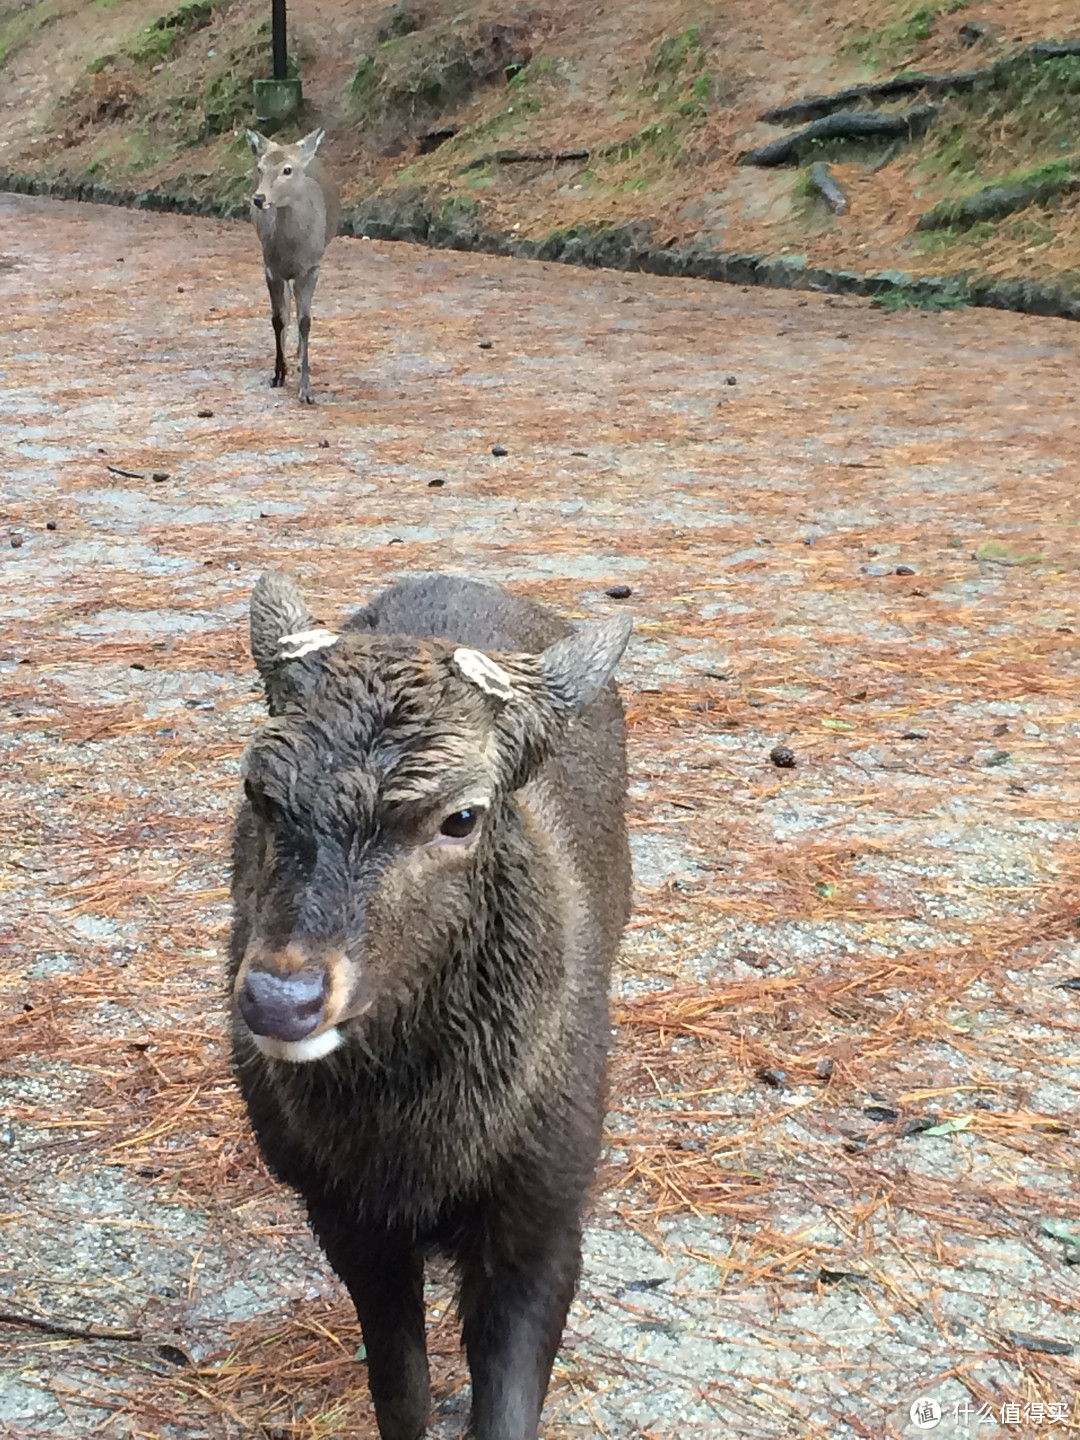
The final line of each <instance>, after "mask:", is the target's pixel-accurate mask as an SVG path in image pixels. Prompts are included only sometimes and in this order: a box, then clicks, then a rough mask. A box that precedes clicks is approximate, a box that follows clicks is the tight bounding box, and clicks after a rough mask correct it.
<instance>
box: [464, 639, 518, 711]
mask: <svg viewBox="0 0 1080 1440" xmlns="http://www.w3.org/2000/svg"><path fill="white" fill-rule="evenodd" d="M454 664H455V665H456V666H457V668H458V669H459V670H460V671H461V673H462V675H464V677H465V679H466V680H468V681H470V682H471V683H472V684H473V685H475V686H476V687H477V689H478V690H483V692H484V694H485V695H494V696H495V698H496V700H512V699H513V698H514V685H513V681H512V680H511V679H510V676H509V675H508V674H507V673H506V671H505V670H504V669H503V668H502V666H501V665H496V664H495V661H494V660H492V659H491V657H490V656H489V655H485V654H484V652H483V651H482V650H466V649H464V648H462V649H460V650H455V651H454Z"/></svg>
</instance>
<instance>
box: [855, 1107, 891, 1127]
mask: <svg viewBox="0 0 1080 1440" xmlns="http://www.w3.org/2000/svg"><path fill="white" fill-rule="evenodd" d="M898 1113H899V1112H898V1111H896V1110H894V1109H893V1108H892V1106H891V1105H867V1106H866V1107H865V1109H864V1110H863V1114H864V1115H868V1116H869V1117H870V1119H871V1120H877V1121H879V1122H880V1123H881V1124H883V1125H884V1124H887V1123H888V1122H889V1121H890V1120H895V1119H896V1118H897V1116H898Z"/></svg>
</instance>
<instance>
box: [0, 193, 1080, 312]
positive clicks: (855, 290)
mask: <svg viewBox="0 0 1080 1440" xmlns="http://www.w3.org/2000/svg"><path fill="white" fill-rule="evenodd" d="M0 191H6V192H8V193H10V194H16V195H40V196H46V197H48V198H51V199H54V200H79V201H84V202H87V203H89V204H94V205H121V206H125V207H127V208H129V209H133V210H150V211H157V212H170V213H173V214H178V215H204V216H211V217H216V218H219V219H228V220H243V219H246V218H247V215H248V204H247V201H246V200H243V201H232V200H215V199H206V200H200V199H198V198H196V197H195V196H193V195H178V194H172V193H170V192H169V191H163V190H141V191H135V190H117V189H114V188H113V187H112V186H110V185H102V184H98V183H96V182H94V181H91V180H74V179H67V178H63V177H61V178H58V179H52V180H50V179H48V178H46V177H44V176H37V175H28V174H14V173H5V172H3V171H0ZM435 198H437V197H435ZM432 199H433V197H432V196H431V195H430V193H428V192H425V191H421V190H414V191H409V190H405V191H391V192H382V193H379V194H376V195H374V196H371V197H370V198H369V199H367V200H364V201H362V202H361V203H360V204H359V205H358V206H356V208H355V209H354V210H353V211H352V213H351V214H349V215H347V216H346V217H345V219H344V220H343V221H342V225H341V231H340V233H341V234H343V235H355V236H360V237H362V238H368V239H372V240H402V241H408V242H411V243H413V244H418V245H428V246H430V247H431V248H433V249H440V250H465V251H474V252H480V253H483V254H489V255H506V256H512V257H514V258H517V259H523V260H549V261H556V262H558V263H559V264H563V265H582V266H587V267H591V268H597V269H612V270H634V271H641V272H643V273H645V274H649V275H668V276H674V277H678V278H687V279H697V280H717V281H723V282H725V283H727V284H731V285H765V286H769V287H770V288H773V289H780V290H816V291H820V292H824V293H826V294H832V295H862V296H870V297H874V296H883V295H887V294H889V293H890V292H896V291H902V292H903V293H904V294H905V295H906V296H908V297H909V298H910V299H911V300H912V301H913V302H915V303H919V302H920V301H921V302H925V303H927V304H930V305H933V304H934V302H935V301H941V302H945V303H948V302H949V301H953V302H958V303H966V304H969V305H978V306H986V307H989V308H991V309H995V310H1014V311H1018V312H1019V313H1021V314H1026V315H1046V316H1050V317H1055V318H1058V319H1063V320H1080V293H1069V292H1068V291H1066V290H1064V289H1063V288H1061V287H1059V286H1056V285H1048V284H1042V283H1040V282H1038V281H1034V280H1025V279H1019V278H1018V279H1007V280H994V279H990V278H984V277H979V276H972V275H970V274H958V275H943V276H928V277H923V278H920V279H916V278H914V277H912V276H910V275H907V274H905V273H904V272H903V271H898V270H883V271H880V272H878V273H876V274H863V273H860V272H859V271H855V270H834V269H831V268H829V267H827V266H816V265H808V264H807V263H806V260H805V259H804V258H803V257H801V256H771V255H761V254H753V253H745V254H740V253H737V252H725V251H717V250H710V249H708V248H706V247H704V246H701V245H699V244H695V243H691V244H690V245H689V246H687V247H685V248H683V249H678V250H675V249H669V248H667V247H665V246H656V245H653V243H652V225H651V222H650V221H648V220H639V221H632V222H631V223H629V224H627V225H621V226H614V227H609V228H603V227H598V226H577V227H575V228H572V229H568V230H564V231H555V232H554V233H553V234H552V235H549V236H548V237H547V238H546V239H544V240H518V239H516V238H515V237H514V236H512V235H509V234H506V233H496V232H494V231H490V230H485V229H483V227H482V226H481V224H480V223H479V218H478V214H477V212H476V210H475V209H474V208H472V207H471V205H470V204H469V203H468V202H462V201H460V200H456V199H453V198H451V199H450V200H447V201H445V202H444V203H442V204H441V206H439V207H438V208H435V207H433V204H432Z"/></svg>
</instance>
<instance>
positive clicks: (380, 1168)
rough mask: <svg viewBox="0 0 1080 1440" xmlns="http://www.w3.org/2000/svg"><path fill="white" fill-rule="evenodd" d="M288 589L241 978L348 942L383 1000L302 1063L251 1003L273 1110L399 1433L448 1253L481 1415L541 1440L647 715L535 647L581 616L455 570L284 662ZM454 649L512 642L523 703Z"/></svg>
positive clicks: (423, 1373) (267, 1140)
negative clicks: (470, 813)
mask: <svg viewBox="0 0 1080 1440" xmlns="http://www.w3.org/2000/svg"><path fill="white" fill-rule="evenodd" d="M263 584H264V587H265V589H264V594H263V596H262V603H261V605H259V606H256V605H255V604H253V616H252V634H253V648H254V650H255V653H256V658H257V659H258V660H259V664H260V669H261V670H262V672H263V675H264V678H265V679H266V681H267V689H268V699H269V703H270V708H271V712H272V715H273V718H272V719H271V720H270V721H269V722H268V724H267V725H266V726H265V727H264V729H263V731H262V732H261V734H260V735H259V736H258V737H257V738H256V740H255V741H254V742H253V745H252V747H251V751H250V753H249V757H248V760H247V769H248V775H249V780H250V781H251V782H252V783H253V786H254V789H253V793H254V794H255V795H256V798H257V801H258V805H257V808H258V809H261V810H263V811H264V812H265V807H266V805H267V804H271V805H272V806H273V807H276V808H273V809H272V810H271V812H268V813H270V814H271V819H270V820H268V819H267V818H266V813H263V814H260V813H257V809H253V807H252V803H251V802H250V801H248V802H245V804H244V805H243V806H242V808H241V810H240V813H239V815H238V818H237V823H236V833H235V843H234V874H233V904H234V926H233V938H232V958H231V976H232V979H233V981H234V995H235V993H236V989H235V987H236V985H238V984H240V983H242V977H243V973H244V966H245V963H247V964H250V963H257V964H269V965H276V964H277V963H278V961H277V958H276V957H281V960H282V961H283V962H284V963H283V964H282V965H281V967H280V968H281V969H282V970H287V969H288V968H289V967H290V966H291V967H293V968H295V967H296V966H297V965H300V964H307V965H309V966H316V967H317V966H318V965H319V964H321V963H325V964H326V965H327V968H328V973H330V974H332V975H335V976H337V977H338V978H337V979H336V980H335V981H334V984H337V985H338V986H339V989H340V987H341V984H342V983H343V982H342V981H341V978H340V977H341V975H342V974H345V973H348V974H349V975H350V976H352V975H355V976H359V982H358V983H361V984H362V986H363V994H364V996H365V1004H366V1006H367V1008H366V1009H364V1010H362V1012H359V1013H357V1014H356V1015H354V1017H353V1018H351V1019H347V1020H346V1021H345V1022H344V1023H343V1024H342V1026H341V1027H340V1028H341V1033H342V1035H343V1037H344V1043H343V1044H342V1045H341V1046H340V1047H339V1048H338V1049H337V1050H335V1051H333V1052H332V1053H331V1054H329V1055H327V1056H325V1058H322V1059H319V1060H316V1061H313V1062H311V1063H307V1064H293V1063H290V1062H288V1061H285V1060H278V1059H274V1058H270V1057H269V1056H267V1055H265V1054H263V1053H261V1052H260V1051H259V1050H258V1049H257V1048H256V1047H255V1045H254V1043H253V1041H252V1037H251V1035H250V1032H247V1030H246V1026H245V1025H244V1022H243V1020H242V1019H241V1018H240V1016H239V1014H238V1012H237V1007H236V1004H235V1000H234V1006H233V1009H234V1055H235V1062H236V1067H237V1072H238V1075H239V1078H240V1083H241V1086H242V1088H243V1092H244V1095H245V1098H246V1100H247V1103H248V1107H249V1111H250V1114H251V1119H252V1122H253V1125H254V1127H255V1131H256V1134H257V1136H258V1139H259V1143H260V1145H261V1147H262V1149H263V1153H264V1154H265V1156H266V1158H267V1160H268V1162H269V1164H270V1165H271V1167H272V1168H273V1169H274V1170H275V1172H276V1173H277V1174H278V1175H279V1176H280V1178H281V1179H283V1180H284V1181H286V1182H287V1183H288V1184H290V1185H292V1186H293V1187H295V1188H296V1189H297V1190H298V1191H299V1192H300V1193H301V1195H302V1196H303V1197H304V1199H305V1201H306V1203H307V1206H308V1211H309V1214H310V1216H311V1220H312V1224H313V1226H314V1229H315V1231H316V1234H317V1235H318V1237H319V1239H320V1241H321V1243H322V1244H323V1247H324V1249H325V1250H326V1252H327V1255H328V1257H329V1259H330V1261H331V1264H332V1265H333V1266H334V1268H335V1269H336V1270H337V1272H338V1274H339V1275H340V1277H341V1278H342V1280H343V1281H344V1282H345V1284H346V1285H347V1286H348V1287H349V1289H350V1291H351V1293H352V1295H353V1298H354V1300H355V1301H356V1304H357V1310H358V1313H359V1316H360V1320H361V1324H362V1326H363V1327H364V1334H365V1340H366V1343H367V1348H368V1354H369V1378H370V1382H371V1388H372V1393H373V1397H374V1399H375V1403H376V1412H377V1416H378V1420H379V1426H380V1431H381V1434H382V1436H383V1440H415V1437H416V1436H418V1435H419V1434H421V1433H422V1431H423V1428H424V1424H425V1422H426V1416H427V1406H428V1395H427V1367H426V1358H425V1356H424V1354H423V1308H422V1265H423V1256H424V1255H425V1254H429V1253H431V1252H433V1251H439V1252H442V1253H444V1254H447V1255H449V1256H450V1257H451V1259H452V1260H453V1261H454V1262H455V1263H456V1265H457V1267H458V1270H459V1272H460V1276H461V1298H460V1308H461V1313H462V1318H463V1323H464V1334H465V1341H466V1348H467V1350H468V1354H469V1361H470V1368H471V1370H472V1376H473V1392H474V1399H473V1427H474V1433H475V1434H476V1435H477V1436H478V1437H479V1440H532V1437H534V1436H535V1435H536V1426H537V1421H538V1417H539V1409H540V1405H541V1403H542V1399H543V1393H544V1390H545V1389H546V1385H547V1380H548V1375H549V1372H550V1366H551V1361H552V1359H553V1357H554V1353H555V1349H556V1347H557V1344H558V1339H559V1336H560V1335H561V1331H562V1326H563V1322H564V1319H565V1313H566V1308H567V1306H568V1304H569V1301H570V1298H571V1296H572V1294H573V1290H574V1287H575V1284H576V1278H577V1270H578V1263H579V1253H580V1227H581V1215H582V1209H583V1205H584V1200H585V1195H586V1191H587V1188H588V1185H589V1183H590V1180H591V1177H592V1174H593V1170H594V1167H595V1163H596V1158H597V1155H598V1151H599V1145H600V1135H601V1122H602V1117H603V1109H604V1073H605V1064H606V1052H607V1043H608V1014H607V976H608V968H609V965H610V962H611V959H612V957H613V955H614V952H615V948H616V946H617V943H618V937H619V934H620V931H621V929H622V926H623V924H624V922H625V919H626V915H627V911H628V904H629V880H630V868H629V857H628V850H627V841H626V830H625V822H624V818H623V806H624V795H625V761H624V725H623V715H622V706H621V703H620V701H619V699H618V696H617V694H616V693H615V690H614V687H613V686H612V685H611V684H610V683H608V684H602V685H601V687H600V688H599V690H598V692H597V693H596V694H595V697H594V698H593V699H591V700H590V701H589V702H588V703H587V704H585V705H584V708H582V709H581V710H580V712H578V713H575V711H574V708H573V706H572V705H569V704H564V703H563V701H562V700H561V698H560V692H559V688H558V683H557V682H553V681H552V679H551V675H550V674H546V673H545V670H544V667H543V665H542V664H541V662H540V659H539V657H538V652H540V651H541V650H543V649H545V648H546V647H548V646H550V645H552V644H553V643H554V642H556V641H558V640H560V638H561V637H563V636H565V635H566V634H567V630H568V627H567V626H566V625H565V623H564V622H563V621H562V620H561V619H559V617H557V616H556V615H555V614H554V613H553V612H551V611H549V610H547V609H545V608H543V607H540V606H537V605H533V604H531V603H530V602H526V601H521V600H517V599H514V598H512V597H510V596H507V595H506V594H505V593H504V592H502V591H500V590H498V589H496V588H495V587H492V586H486V585H480V584H475V583H472V582H467V581H455V580H449V579H447V578H446V577H429V578H425V579H421V580H416V581H412V582H404V583H403V584H401V585H399V586H395V587H393V588H392V589H391V590H390V591H388V592H385V594H384V595H383V596H380V597H379V598H378V599H377V600H376V601H374V602H372V604H371V605H369V606H367V607H365V608H364V609H363V610H361V611H360V612H358V614H357V615H355V616H354V617H353V619H352V621H351V622H350V623H349V625H348V626H347V627H346V631H345V633H344V634H343V635H342V638H341V639H340V641H339V642H338V643H337V644H336V645H334V646H333V647H332V648H329V649H325V650H320V651H318V652H316V653H314V654H312V655H309V656H307V657H305V658H304V659H303V660H300V661H296V662H293V663H291V664H289V665H278V664H275V662H274V660H273V650H272V648H271V644H270V642H271V640H272V638H273V636H274V634H275V632H276V634H277V636H278V637H280V635H281V634H284V633H289V632H295V631H296V630H300V629H304V628H306V625H307V624H308V623H310V617H309V616H307V613H306V609H305V608H304V607H303V603H302V601H299V599H298V597H297V595H296V594H295V592H294V591H292V590H289V589H288V587H287V586H285V585H281V586H278V587H277V588H275V585H274V584H273V583H271V584H269V585H268V586H267V585H266V582H263ZM282 627H284V629H283V628H282ZM435 637H445V638H435ZM457 644H464V645H467V646H471V647H475V648H477V649H483V650H484V651H486V652H487V653H489V654H494V656H495V658H496V659H497V661H498V663H499V664H500V665H501V666H502V667H503V668H504V669H505V671H506V672H507V674H508V675H510V676H511V678H512V680H513V683H514V698H513V700H511V701H510V702H509V703H506V704H503V703H500V702H498V701H497V700H495V699H493V698H492V697H491V696H489V695H487V694H485V693H484V692H483V691H482V690H481V689H480V688H479V687H478V686H477V685H475V684H473V683H472V682H471V681H470V680H468V679H466V678H463V676H462V675H461V674H460V673H459V671H458V670H457V669H456V667H455V663H454V659H453V652H454V649H455V647H456V645H457ZM619 648H620V649H621V645H620V647H619ZM552 653H554V652H550V651H549V654H552ZM613 663H614V662H612V664H613ZM607 673H610V667H609V668H608V671H607ZM473 791H482V792H483V793H484V794H489V795H490V797H491V799H490V808H489V811H488V814H487V816H486V818H485V821H484V823H483V825H482V828H481V832H480V835H479V839H478V840H477V841H476V843H475V845H472V846H471V847H466V848H458V849H455V848H453V847H447V848H445V849H440V848H438V847H437V846H436V848H434V849H427V848H425V845H426V843H427V842H426V837H428V836H429V835H431V834H437V833H438V832H437V829H436V828H434V827H437V825H438V823H439V820H440V818H441V817H442V816H443V815H444V814H445V813H446V811H447V809H450V810H453V809H454V807H455V805H460V804H462V803H464V802H465V800H466V799H468V797H469V795H470V794H471V793H472V792H473ZM267 797H270V798H269V799H268V798H267ZM253 955H254V956H255V957H256V959H255V961H254V962H253V961H252V956H253ZM335 955H336V956H338V957H339V961H338V962H337V963H338V968H337V969H336V970H335V968H334V965H335V961H334V960H333V956H335ZM346 955H347V956H348V962H347V963H348V964H349V965H351V967H352V968H351V970H348V972H345V971H343V970H342V969H341V964H343V963H345V962H344V961H342V960H341V957H343V956H346ZM267 957H269V958H267ZM331 988H333V987H331ZM340 1000H341V996H340V994H339V995H338V996H337V999H336V1000H334V1001H333V1002H332V1003H333V1004H339V1002H340Z"/></svg>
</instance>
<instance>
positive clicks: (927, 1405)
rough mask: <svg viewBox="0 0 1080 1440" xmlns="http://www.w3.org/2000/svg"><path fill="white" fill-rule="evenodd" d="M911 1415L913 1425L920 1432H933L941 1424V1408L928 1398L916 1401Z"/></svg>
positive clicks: (910, 1412)
mask: <svg viewBox="0 0 1080 1440" xmlns="http://www.w3.org/2000/svg"><path fill="white" fill-rule="evenodd" d="M909 1414H910V1415H911V1423H912V1424H913V1425H914V1426H915V1427H916V1428H917V1429H919V1430H933V1429H934V1428H935V1427H936V1426H938V1425H940V1424H941V1406H940V1405H939V1404H938V1402H937V1401H936V1400H931V1399H930V1398H929V1397H928V1396H925V1397H924V1398H923V1399H922V1400H916V1401H915V1404H914V1405H912V1407H911V1410H910V1411H909Z"/></svg>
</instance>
